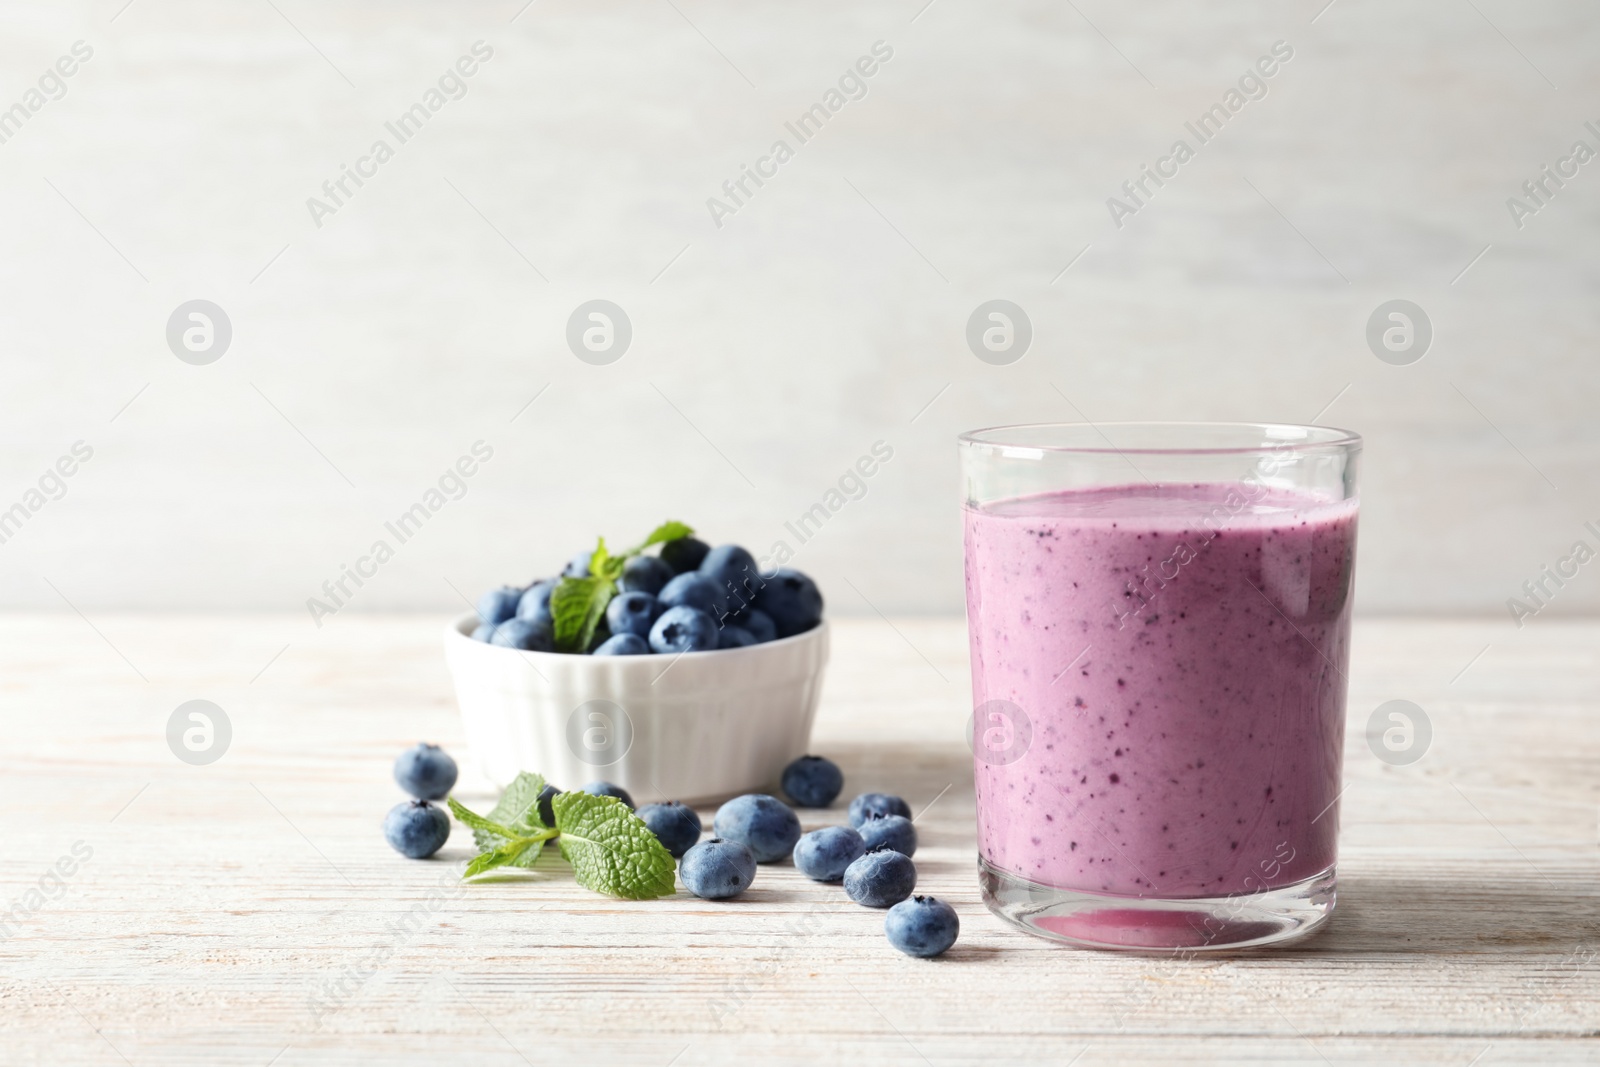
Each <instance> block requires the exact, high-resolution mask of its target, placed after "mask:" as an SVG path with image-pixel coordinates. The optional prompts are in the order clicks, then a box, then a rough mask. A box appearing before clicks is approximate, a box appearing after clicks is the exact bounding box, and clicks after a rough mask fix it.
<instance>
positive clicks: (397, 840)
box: [383, 800, 450, 860]
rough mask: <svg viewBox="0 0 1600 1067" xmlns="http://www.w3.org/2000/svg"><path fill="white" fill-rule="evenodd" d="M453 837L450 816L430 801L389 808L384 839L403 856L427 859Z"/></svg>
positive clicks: (407, 803) (402, 804)
mask: <svg viewBox="0 0 1600 1067" xmlns="http://www.w3.org/2000/svg"><path fill="white" fill-rule="evenodd" d="M449 837H450V816H448V815H446V814H445V813H444V809H443V808H436V807H434V806H433V805H432V804H429V803H428V802H427V801H426V800H407V801H404V802H402V803H399V804H396V805H395V806H394V807H392V808H390V809H389V814H388V815H385V816H384V818H383V838H384V840H385V841H387V842H389V847H390V848H393V849H394V850H395V851H396V852H398V853H400V855H402V856H410V857H411V858H412V859H414V860H424V859H427V858H428V857H429V856H431V855H433V854H434V853H435V852H438V851H439V849H441V848H443V847H444V843H445V841H447V840H448V839H449Z"/></svg>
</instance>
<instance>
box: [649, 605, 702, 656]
mask: <svg viewBox="0 0 1600 1067" xmlns="http://www.w3.org/2000/svg"><path fill="white" fill-rule="evenodd" d="M650 647H651V648H652V649H654V650H655V651H657V652H709V651H711V650H712V649H714V648H716V647H717V621H716V620H715V619H713V618H712V617H711V616H710V615H707V614H706V613H705V612H703V611H696V610H695V609H694V608H686V607H681V606H680V607H676V608H668V609H667V610H666V611H664V612H662V613H661V617H660V618H658V619H656V623H655V625H654V626H652V627H650Z"/></svg>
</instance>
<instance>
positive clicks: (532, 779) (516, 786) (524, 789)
mask: <svg viewBox="0 0 1600 1067" xmlns="http://www.w3.org/2000/svg"><path fill="white" fill-rule="evenodd" d="M543 789H544V776H543V775H539V774H529V773H528V772H527V771H523V772H522V773H521V774H519V775H517V776H516V778H515V779H513V780H512V782H511V784H510V785H508V786H506V791H505V792H504V793H501V794H500V800H499V802H498V803H497V804H495V806H494V807H492V808H490V809H489V815H488V818H489V821H490V822H497V823H499V824H500V825H502V826H505V827H507V828H508V829H511V830H515V831H517V832H518V833H519V834H520V835H522V836H526V835H528V834H532V833H534V832H536V831H538V830H543V829H544V828H545V826H544V822H543V821H542V820H541V819H540V818H539V793H540V791H541V790H543ZM472 838H473V840H474V841H476V842H477V843H478V847H479V848H480V849H485V848H496V847H498V846H499V845H502V844H504V843H505V839H504V838H502V837H500V836H499V835H498V834H494V833H491V832H489V831H487V830H474V831H472Z"/></svg>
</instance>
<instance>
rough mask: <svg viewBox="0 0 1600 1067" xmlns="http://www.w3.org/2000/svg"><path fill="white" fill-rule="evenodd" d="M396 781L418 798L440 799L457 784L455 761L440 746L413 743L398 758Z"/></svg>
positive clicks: (395, 770) (396, 762)
mask: <svg viewBox="0 0 1600 1067" xmlns="http://www.w3.org/2000/svg"><path fill="white" fill-rule="evenodd" d="M394 780H395V781H396V782H398V783H400V788H401V789H404V790H405V791H406V792H407V793H410V794H411V795H412V796H414V797H416V798H417V799H418V800H438V799H439V798H440V797H442V796H444V795H445V794H446V793H448V792H450V790H452V789H454V788H455V784H456V761H455V760H453V759H451V758H450V754H449V753H448V752H446V751H445V750H444V749H442V748H440V747H439V746H438V745H430V744H419V745H413V746H412V747H410V748H408V749H406V750H405V751H404V752H402V753H400V755H399V756H397V757H395V761H394Z"/></svg>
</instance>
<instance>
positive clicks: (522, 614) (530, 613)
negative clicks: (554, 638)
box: [517, 578, 557, 625]
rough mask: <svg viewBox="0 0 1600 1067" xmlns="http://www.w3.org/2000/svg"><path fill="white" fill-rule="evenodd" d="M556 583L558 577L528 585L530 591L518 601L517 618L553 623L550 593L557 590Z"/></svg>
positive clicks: (547, 623)
mask: <svg viewBox="0 0 1600 1067" xmlns="http://www.w3.org/2000/svg"><path fill="white" fill-rule="evenodd" d="M556 585H557V581H556V579H554V578H546V579H545V580H544V581H542V582H534V583H533V584H532V585H530V586H528V591H527V592H526V593H523V594H522V599H521V600H519V601H517V618H519V619H527V620H528V621H529V622H541V621H542V622H544V623H545V624H546V625H552V623H551V619H550V594H551V593H554V592H555V591H556Z"/></svg>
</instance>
